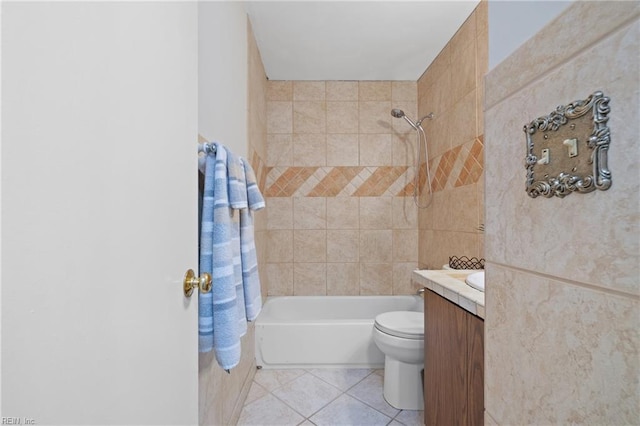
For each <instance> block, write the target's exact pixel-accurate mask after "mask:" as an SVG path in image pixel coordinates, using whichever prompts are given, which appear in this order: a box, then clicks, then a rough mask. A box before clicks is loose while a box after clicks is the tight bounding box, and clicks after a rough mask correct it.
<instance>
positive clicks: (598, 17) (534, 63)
mask: <svg viewBox="0 0 640 426" xmlns="http://www.w3.org/2000/svg"><path fill="white" fill-rule="evenodd" d="M592 6H593V5H592V4H591V2H579V3H578V4H577V5H576V6H575V7H573V9H572V10H571V11H569V10H568V9H565V10H564V11H563V13H561V14H560V15H559V16H558V17H557V18H555V20H554V21H555V24H556V25H549V26H547V28H546V31H540V32H539V33H538V34H536V35H535V36H533V37H532V38H530V39H529V40H528V41H526V42H525V43H524V44H522V46H520V48H518V49H517V50H516V51H515V52H514V53H513V54H512V55H511V56H509V57H508V58H507V59H505V60H504V61H503V62H502V63H501V64H500V67H495V68H494V69H493V70H492V71H494V72H491V76H490V77H489V79H488V81H487V82H488V83H490V84H491V86H492V87H493V89H492V90H491V91H488V92H487V101H486V105H487V106H493V105H495V104H496V103H497V102H498V101H500V100H502V99H504V98H505V97H506V96H508V95H509V94H510V93H513V92H514V91H516V90H517V89H519V88H521V87H523V86H524V85H526V84H528V83H529V82H531V81H532V80H533V79H535V78H537V77H538V76H540V75H542V74H544V73H545V72H546V71H547V70H549V69H552V68H554V67H555V66H557V65H559V64H561V63H563V62H564V61H565V60H566V58H569V57H571V56H572V55H575V54H576V53H578V52H582V51H584V50H585V49H587V48H588V47H589V46H591V45H593V44H594V43H595V42H597V41H598V40H600V39H602V37H604V36H605V35H606V34H608V33H609V32H611V31H612V30H613V29H615V28H617V27H618V26H619V25H620V24H621V23H623V22H625V21H627V20H628V19H629V18H637V16H638V13H639V12H638V11H639V10H640V4H639V3H638V2H615V3H613V2H602V3H600V7H592ZM575 22H580V25H581V26H582V27H583V28H592V31H588V32H586V33H585V34H583V35H582V37H575V34H574V33H571V32H570V31H566V28H571V27H572V26H573V25H575ZM539 46H548V47H547V48H545V49H542V50H541V49H539ZM551 47H553V49H551ZM522 64H526V65H527V66H526V67H523V66H522ZM501 82H502V84H500V83H501ZM591 87H592V88H591V90H590V91H593V90H594V89H593V88H595V87H601V86H595V85H592V86H591ZM552 108H553V107H552Z"/></svg>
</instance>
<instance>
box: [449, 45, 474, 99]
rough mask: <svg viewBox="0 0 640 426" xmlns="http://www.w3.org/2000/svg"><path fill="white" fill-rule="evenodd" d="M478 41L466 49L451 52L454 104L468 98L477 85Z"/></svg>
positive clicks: (452, 96)
mask: <svg viewBox="0 0 640 426" xmlns="http://www.w3.org/2000/svg"><path fill="white" fill-rule="evenodd" d="M475 41H476V39H475V36H474V38H473V39H472V42H471V43H470V44H469V45H468V46H466V47H465V48H464V49H462V50H459V51H454V50H452V51H451V64H452V66H451V93H450V96H451V98H452V100H453V102H454V103H456V102H458V101H459V100H460V99H462V98H463V97H464V96H466V95H467V94H468V93H469V92H470V91H471V90H473V89H474V88H475V85H476V43H475Z"/></svg>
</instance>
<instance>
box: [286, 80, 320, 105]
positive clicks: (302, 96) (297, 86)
mask: <svg viewBox="0 0 640 426" xmlns="http://www.w3.org/2000/svg"><path fill="white" fill-rule="evenodd" d="M324 99H325V82H324V81H294V82H293V100H294V101H324Z"/></svg>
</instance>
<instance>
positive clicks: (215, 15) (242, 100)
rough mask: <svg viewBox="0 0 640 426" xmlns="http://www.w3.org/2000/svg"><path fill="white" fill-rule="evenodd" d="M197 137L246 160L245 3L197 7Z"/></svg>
mask: <svg viewBox="0 0 640 426" xmlns="http://www.w3.org/2000/svg"><path fill="white" fill-rule="evenodd" d="M198 37H199V46H198V60H199V64H198V98H199V101H198V131H199V133H200V135H201V136H203V137H204V138H205V139H207V140H209V141H218V142H221V143H223V144H225V145H226V146H228V147H229V148H231V150H232V151H233V152H235V153H236V154H237V155H242V156H246V154H247V75H248V74H247V15H246V12H245V10H244V7H243V5H242V2H232V1H223V2H200V3H199V4H198Z"/></svg>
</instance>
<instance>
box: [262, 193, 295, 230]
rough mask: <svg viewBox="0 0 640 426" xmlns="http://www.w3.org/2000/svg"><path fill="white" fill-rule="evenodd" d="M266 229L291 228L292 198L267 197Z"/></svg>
mask: <svg viewBox="0 0 640 426" xmlns="http://www.w3.org/2000/svg"><path fill="white" fill-rule="evenodd" d="M267 205H268V207H267V208H266V209H264V210H266V212H267V229H293V198H284V197H269V198H268V199H267Z"/></svg>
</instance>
